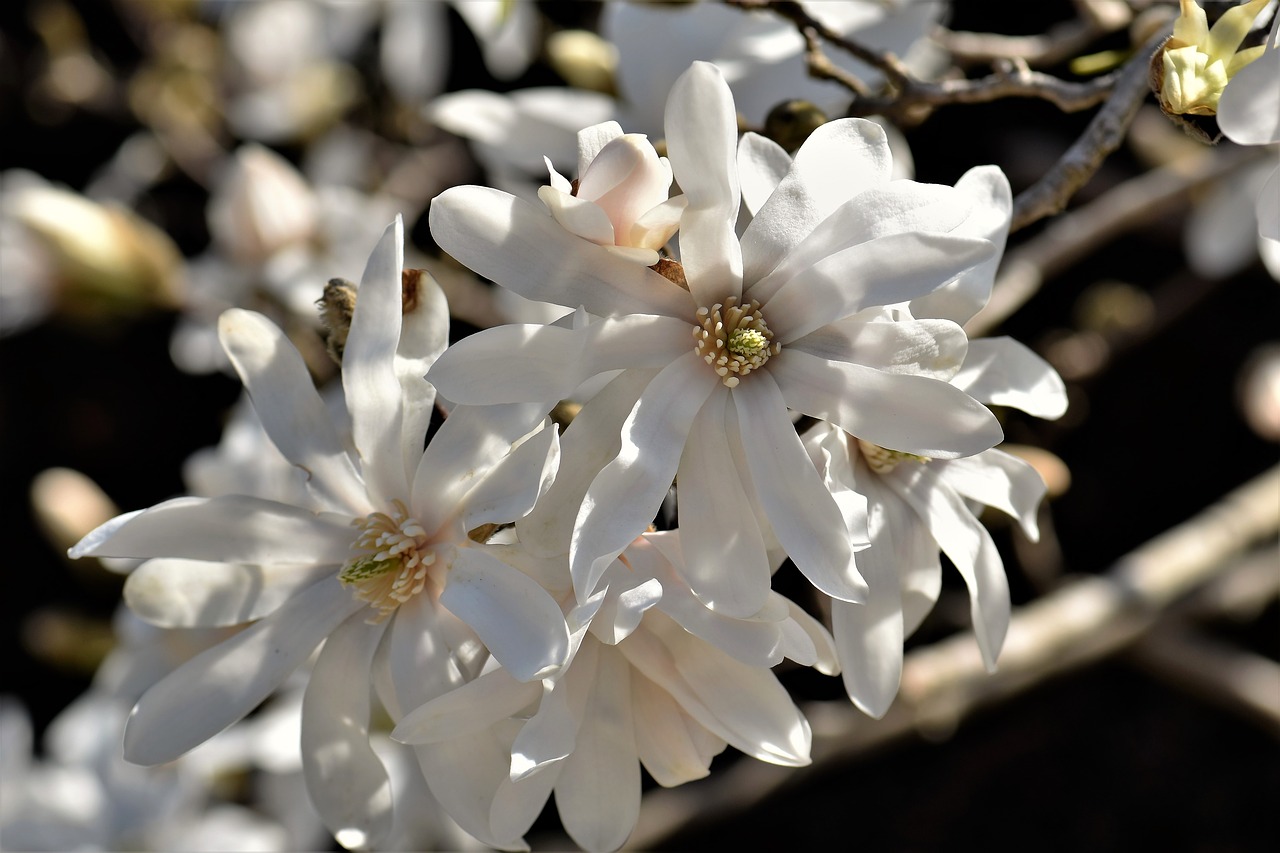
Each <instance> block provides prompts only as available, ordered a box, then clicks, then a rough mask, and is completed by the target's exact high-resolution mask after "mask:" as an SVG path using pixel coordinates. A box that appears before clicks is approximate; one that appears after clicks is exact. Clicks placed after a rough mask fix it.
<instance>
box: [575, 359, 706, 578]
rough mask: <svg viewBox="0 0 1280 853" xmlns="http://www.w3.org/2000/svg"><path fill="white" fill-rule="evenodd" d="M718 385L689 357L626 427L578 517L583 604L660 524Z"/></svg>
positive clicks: (665, 373)
mask: <svg viewBox="0 0 1280 853" xmlns="http://www.w3.org/2000/svg"><path fill="white" fill-rule="evenodd" d="M719 383H720V377H718V376H716V374H715V373H714V372H712V371H711V370H708V369H707V366H706V365H705V364H704V363H703V362H702V359H700V358H698V356H697V354H696V353H695V352H693V350H692V349H690V350H689V351H688V352H686V353H685V354H684V355H682V356H680V357H679V358H677V359H676V360H675V361H673V362H671V363H670V364H669V365H667V366H666V367H665V368H663V370H662V372H661V373H659V374H658V375H657V376H656V377H655V378H654V379H653V381H651V382H650V383H649V385H648V386H647V387H646V388H645V390H644V393H643V394H642V395H641V396H640V399H639V401H638V402H637V403H636V406H635V408H634V409H632V411H631V415H630V416H629V417H628V418H627V421H626V423H625V424H623V427H622V443H621V449H620V450H619V452H618V455H617V457H616V458H615V459H614V460H613V461H612V462H610V463H609V464H608V465H606V466H605V467H604V469H603V470H601V472H600V473H599V474H597V475H596V478H595V479H594V480H593V481H592V483H591V487H590V488H589V489H588V490H587V493H586V495H585V496H584V497H583V501H582V508H581V509H580V510H579V512H578V519H577V522H576V524H575V527H574V533H573V540H572V544H571V546H570V551H569V555H570V556H569V559H570V566H571V569H572V572H573V586H574V589H575V590H576V591H577V594H578V600H579V601H581V600H584V599H585V598H587V597H588V596H589V595H590V594H591V593H592V592H593V591H594V590H595V586H596V582H597V581H599V579H600V576H601V575H602V574H603V573H604V570H605V569H606V568H608V566H609V564H610V563H612V562H613V560H614V558H616V557H617V556H618V555H619V554H621V553H622V551H623V549H624V548H626V547H627V545H629V544H630V543H631V540H632V539H635V538H636V537H637V536H639V535H640V533H641V532H643V530H644V528H645V527H646V526H647V525H648V524H649V523H650V522H651V521H652V520H653V517H654V514H655V513H657V511H658V507H659V506H661V505H662V501H663V499H664V498H665V497H666V495H667V490H668V489H669V488H670V487H671V481H672V478H673V477H674V476H675V473H676V468H677V466H678V465H679V463H680V454H681V452H682V451H683V449H684V444H685V440H686V439H687V437H688V435H689V430H690V428H691V426H692V424H693V419H694V417H695V416H696V415H697V414H698V411H699V410H700V409H701V408H702V404H703V403H704V402H705V401H706V399H707V397H709V396H710V394H711V392H712V390H713V389H714V388H715V387H716V386H717V385H718V384H719Z"/></svg>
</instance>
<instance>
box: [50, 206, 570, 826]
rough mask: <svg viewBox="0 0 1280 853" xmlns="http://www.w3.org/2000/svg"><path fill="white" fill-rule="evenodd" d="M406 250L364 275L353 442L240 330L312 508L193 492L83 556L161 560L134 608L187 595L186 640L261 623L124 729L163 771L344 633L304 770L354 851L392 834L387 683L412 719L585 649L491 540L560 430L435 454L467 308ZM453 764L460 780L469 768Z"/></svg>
mask: <svg viewBox="0 0 1280 853" xmlns="http://www.w3.org/2000/svg"><path fill="white" fill-rule="evenodd" d="M402 243H403V232H402V227H401V224H400V222H399V220H397V221H396V222H395V223H394V224H393V225H392V226H391V227H389V228H388V229H387V230H386V232H385V234H384V235H383V238H382V240H381V241H380V242H379V243H378V246H377V247H376V248H375V249H374V252H373V254H372V256H371V257H370V259H369V264H368V267H367V268H366V270H365V274H364V277H363V279H362V282H361V286H360V290H359V298H358V300H357V302H356V306H355V313H354V316H353V317H352V322H351V331H350V334H349V336H348V339H347V343H346V347H345V354H344V358H343V372H342V376H343V388H344V391H345V398H346V406H347V411H348V414H349V415H350V422H351V436H350V440H349V442H348V440H347V439H345V438H344V437H343V436H342V435H341V434H339V432H338V431H337V430H336V429H335V428H334V427H333V425H332V424H331V423H330V421H329V419H328V418H327V417H326V412H325V407H324V403H323V402H322V401H321V399H320V397H319V395H318V394H317V393H316V391H315V389H314V387H313V386H312V384H311V379H310V376H309V375H308V373H307V370H306V367H305V366H304V364H303V362H302V359H301V356H300V355H298V353H297V351H296V350H294V349H293V347H292V346H291V345H290V344H289V343H288V341H287V339H286V338H285V337H284V335H283V333H282V332H281V331H280V330H279V329H277V328H276V327H275V326H274V325H272V324H271V323H270V322H269V321H267V320H266V319H265V318H263V317H261V316H260V315H257V314H254V313H252V312H249V311H243V310H233V311H228V312H227V313H226V314H224V315H223V318H222V320H221V322H220V332H221V337H222V341H223V345H224V346H225V347H226V349H227V353H228V356H229V357H230V359H231V361H232V363H233V364H234V365H235V367H236V370H237V372H238V373H239V374H240V376H241V378H242V380H243V381H244V383H245V386H246V389H247V390H248V393H249V396H250V398H251V399H252V401H253V404H254V407H255V409H256V410H257V413H258V416H259V418H260V420H261V422H262V426H263V427H264V428H265V430H266V432H267V434H268V435H269V436H270V437H271V440H272V442H273V443H274V444H275V446H276V448H277V449H278V450H279V451H280V453H281V454H283V455H284V456H285V457H286V458H287V459H288V460H289V461H290V462H291V463H292V464H293V465H295V466H297V467H298V468H300V469H301V470H303V471H304V472H306V473H307V474H308V480H307V487H308V494H307V496H306V497H305V499H303V500H302V502H301V503H299V504H292V503H284V502H280V501H275V500H269V499H265V498H259V497H254V496H248V495H222V496H217V497H211V498H179V499H176V500H172V501H168V502H166V503H162V504H159V505H157V506H155V507H152V508H151V509H149V510H144V511H139V512H134V513H129V514H126V515H124V516H121V517H119V518H117V519H115V520H113V521H111V522H108V523H107V524H106V525H104V526H102V527H100V528H99V529H97V530H95V531H94V532H92V533H90V534H89V535H88V536H86V537H85V539H84V540H82V541H81V542H80V543H79V544H78V545H77V546H76V547H75V548H73V549H72V552H71V553H72V555H73V556H89V555H92V556H132V557H141V558H150V559H149V562H148V563H146V564H144V565H143V566H142V567H141V568H139V569H138V570H137V571H136V572H134V573H133V574H132V575H131V576H130V579H129V593H128V594H127V595H128V598H129V600H130V601H131V603H138V602H144V603H145V602H150V601H155V602H157V603H158V602H169V603H170V605H171V606H169V607H168V608H167V624H168V625H170V626H172V627H187V626H211V625H230V624H235V623H240V622H245V621H247V620H257V621H254V622H253V624H251V625H250V626H249V627H247V628H245V629H243V630H241V631H240V632H239V633H237V634H236V635H235V636H233V637H231V638H230V639H228V640H226V641H225V642H223V643H220V644H218V645H217V646H214V647H213V648H211V649H209V650H208V651H206V652H204V653H202V654H200V655H198V656H196V657H195V658H194V659H192V660H191V661H189V662H188V663H186V664H184V665H183V666H181V667H179V668H178V669H177V670H176V671H174V672H173V673H172V674H170V675H169V676H167V677H165V678H164V679H163V680H161V681H160V682H159V683H158V684H156V685H155V686H154V687H152V688H151V689H150V690H148V691H147V692H146V693H145V694H144V695H143V696H142V698H141V699H140V700H139V701H138V704H137V706H136V707H135V708H134V710H133V713H132V715H131V716H130V719H129V724H128V727H127V728H126V730H125V757H126V758H127V759H128V760H130V761H133V762H136V763H141V764H159V763H163V762H166V761H170V760H172V759H174V758H176V757H177V756H179V755H181V754H183V753H184V752H186V751H187V750H189V749H191V748H192V747H194V746H196V745H198V744H200V743H201V742H203V741H205V740H206V739H208V738H209V737H211V736H213V735H214V734H216V733H217V732H219V731H221V730H222V729H224V728H226V727H227V726H228V725H230V724H231V723H232V722H234V721H235V720H237V719H239V718H241V717H243V716H244V715H245V714H247V713H248V712H249V711H251V710H253V708H254V707H255V706H256V705H257V704H258V703H259V702H261V701H262V700H263V699H264V698H265V697H266V696H267V695H269V694H270V693H271V692H272V691H274V690H275V689H276V688H277V687H278V686H279V684H280V683H281V682H282V681H283V680H284V679H285V677H286V676H288V675H289V673H290V672H292V671H293V670H294V669H295V668H296V667H297V666H298V665H299V664H300V663H302V662H303V661H304V660H306V659H307V658H308V657H309V656H310V655H311V653H312V652H313V651H314V650H315V648H316V646H317V645H319V644H320V642H321V641H322V640H323V641H325V642H324V647H323V649H322V651H321V652H320V655H319V657H318V658H317V660H316V662H315V665H314V669H313V670H312V674H311V678H310V680H309V683H308V685H307V689H306V695H305V698H304V701H303V706H302V734H301V737H302V756H303V767H304V772H305V776H306V779H307V785H308V789H309V791H310V793H311V797H312V799H313V801H314V803H315V805H316V808H317V810H318V811H319V812H320V815H321V817H322V818H323V820H324V822H325V824H326V825H327V826H328V827H329V828H330V830H331V831H332V832H334V834H335V836H336V837H337V838H338V840H339V842H340V843H342V844H344V845H346V846H351V847H359V846H366V845H368V844H374V843H377V839H378V838H380V837H382V836H384V835H385V834H386V832H387V831H388V830H389V828H390V826H391V801H390V788H389V783H388V779H387V773H386V771H385V769H384V767H383V765H382V762H381V761H380V760H379V759H378V757H377V755H376V754H375V753H374V751H373V749H372V747H371V746H370V743H369V732H368V720H369V710H370V709H369V691H368V690H367V689H364V688H365V687H366V686H367V685H369V684H370V683H373V684H374V685H375V686H376V688H377V692H378V695H379V698H380V699H381V701H382V703H383V705H384V706H385V707H386V708H387V709H388V711H389V712H390V713H391V714H392V716H393V717H397V716H398V715H399V713H400V708H401V705H402V703H406V704H411V705H417V704H421V703H422V702H424V701H426V700H427V699H428V698H430V697H431V696H432V695H434V692H438V691H440V690H443V689H447V688H448V687H452V686H456V685H457V684H459V683H461V682H463V681H465V680H466V679H467V678H469V677H472V676H474V675H475V674H477V673H478V671H479V668H480V667H481V666H482V665H483V663H484V661H485V659H487V657H488V656H489V654H490V653H492V654H493V655H494V656H495V657H496V658H497V659H498V660H499V661H501V662H502V664H503V665H504V666H505V667H506V668H507V669H508V670H510V671H511V672H512V673H513V674H514V675H515V676H516V677H517V678H522V679H525V680H529V679H534V678H540V677H543V676H544V675H546V674H547V673H548V672H550V671H552V670H554V669H555V668H557V667H558V666H560V665H561V664H563V663H564V661H565V660H566V658H567V655H568V650H569V637H568V630H567V628H566V625H565V622H564V619H563V616H562V614H561V611H560V608H559V605H558V604H557V603H556V602H555V601H554V600H553V599H552V598H551V597H550V596H549V595H548V594H547V593H545V592H544V591H543V590H542V589H541V587H539V586H538V585H537V584H536V583H535V582H534V581H533V580H532V579H530V578H528V577H527V576H526V575H524V574H522V573H521V572H520V571H519V570H517V569H515V568H512V567H511V566H509V565H507V564H506V563H504V562H502V561H501V560H499V559H497V558H495V557H494V556H493V555H492V554H491V553H489V552H488V551H487V550H486V547H485V546H484V545H482V544H480V543H481V541H483V539H484V538H485V536H484V535H477V536H476V539H475V540H473V539H472V538H471V535H470V534H471V532H472V531H484V530H487V529H488V527H487V526H490V525H497V524H501V523H504V522H509V521H513V520H515V519H517V518H519V517H520V516H522V515H524V514H525V513H526V512H527V511H528V510H529V508H530V507H532V505H533V503H534V501H535V500H536V499H537V497H538V495H539V494H541V493H542V491H544V489H545V487H546V484H547V482H548V480H549V478H550V476H551V475H552V474H553V473H554V469H555V465H556V461H557V446H558V445H557V437H556V432H555V430H554V429H552V428H550V427H546V426H541V425H539V424H538V420H539V417H540V415H539V414H538V413H536V412H530V411H529V408H528V407H523V408H522V407H500V408H494V409H486V410H483V411H480V410H462V409H458V410H455V411H454V412H453V414H452V415H451V416H450V417H449V418H448V419H447V420H446V422H445V424H444V426H443V427H442V428H441V429H440V431H439V432H438V433H437V434H436V436H435V437H434V440H433V441H432V442H431V444H430V445H429V447H428V449H427V451H426V452H425V453H424V452H423V449H422V448H423V440H424V436H425V434H426V430H427V426H428V423H429V421H430V418H431V414H432V410H433V403H434V396H435V395H434V391H433V389H432V388H431V386H430V385H428V384H427V383H426V382H425V381H424V380H423V378H422V376H423V374H424V373H425V372H426V370H427V368H428V367H429V366H430V364H431V363H432V361H433V360H434V359H435V357H436V356H437V355H438V354H439V352H440V351H441V350H443V349H444V346H445V344H446V340H447V328H446V326H447V316H448V312H447V307H446V306H445V304H444V298H443V294H442V293H441V292H440V291H439V289H438V287H437V286H436V285H435V283H434V282H433V281H431V280H430V278H429V277H427V276H425V275H422V274H415V272H416V271H410V272H407V273H404V274H402V273H401V257H402ZM193 561H199V562H198V563H196V562H193ZM197 566H202V567H203V571H197V570H195V567H197ZM142 609H144V610H149V611H152V612H155V613H160V612H163V611H165V610H166V608H165V607H163V606H152V607H146V606H143V607H142ZM357 686H358V689H357ZM429 752H430V750H429V749H425V748H424V750H421V751H420V752H419V756H418V757H419V760H420V761H421V762H423V764H424V766H427V765H430V763H431V756H430V755H429V754H427V753H429ZM439 772H442V773H445V775H446V778H445V779H444V780H443V781H441V784H445V785H447V784H448V781H447V776H448V774H449V773H452V772H453V768H452V765H450V766H449V767H448V768H446V769H444V770H442V771H439ZM429 781H430V780H429Z"/></svg>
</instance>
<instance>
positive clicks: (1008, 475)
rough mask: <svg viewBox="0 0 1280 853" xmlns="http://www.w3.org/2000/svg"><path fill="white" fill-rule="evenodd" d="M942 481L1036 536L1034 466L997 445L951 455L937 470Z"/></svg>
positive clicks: (1040, 492) (1040, 483)
mask: <svg viewBox="0 0 1280 853" xmlns="http://www.w3.org/2000/svg"><path fill="white" fill-rule="evenodd" d="M938 476H939V478H940V479H941V480H942V482H944V483H946V484H947V485H948V486H950V487H951V488H953V489H955V490H956V491H957V492H959V493H960V494H962V495H964V496H965V497H966V498H969V499H970V500H974V501H977V502H978V503H982V504H986V505H987V506H991V507H995V508H996V509H998V510H1000V511H1001V512H1003V513H1005V514H1006V515H1009V516H1011V517H1012V518H1015V519H1017V521H1018V524H1019V525H1021V526H1022V530H1023V532H1024V533H1026V534H1027V538H1028V539H1030V540H1031V541H1032V542H1034V541H1036V540H1037V539H1039V538H1040V526H1039V522H1038V520H1037V514H1038V510H1039V509H1040V500H1041V498H1043V497H1044V492H1045V485H1044V480H1042V479H1041V478H1040V475H1039V473H1037V472H1036V469H1035V468H1033V467H1031V466H1030V465H1029V464H1027V463H1026V462H1023V461H1022V460H1021V459H1019V458H1018V457H1016V456H1011V455H1009V454H1008V453H1005V452H1004V451H1002V450H999V449H997V448H994V447H993V448H991V449H990V450H984V451H983V452H982V453H979V454H978V455H977V456H970V457H967V458H965V459H952V460H951V461H949V462H947V463H946V464H945V465H943V466H941V467H940V468H939V470H938Z"/></svg>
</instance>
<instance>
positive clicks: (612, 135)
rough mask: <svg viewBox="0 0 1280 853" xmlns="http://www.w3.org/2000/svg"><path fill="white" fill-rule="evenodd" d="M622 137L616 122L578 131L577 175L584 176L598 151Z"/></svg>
mask: <svg viewBox="0 0 1280 853" xmlns="http://www.w3.org/2000/svg"><path fill="white" fill-rule="evenodd" d="M619 136H622V125H620V124H618V123H617V122H616V121H605V122H601V123H600V124H593V125H591V127H584V128H583V129H582V130H580V131H578V175H579V177H581V176H582V175H584V174H586V172H587V168H588V167H589V166H590V165H591V161H593V160H595V159H596V155H597V154H599V153H600V149H602V148H604V147H605V146H606V145H608V144H609V143H610V142H612V141H613V140H615V139H617V138H618V137H619Z"/></svg>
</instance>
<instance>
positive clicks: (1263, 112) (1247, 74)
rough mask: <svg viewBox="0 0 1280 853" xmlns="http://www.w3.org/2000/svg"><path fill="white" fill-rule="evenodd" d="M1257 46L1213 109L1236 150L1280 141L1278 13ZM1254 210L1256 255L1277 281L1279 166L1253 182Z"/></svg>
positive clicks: (1279, 270)
mask: <svg viewBox="0 0 1280 853" xmlns="http://www.w3.org/2000/svg"><path fill="white" fill-rule="evenodd" d="M1263 47H1264V48H1265V50H1264V52H1263V54H1262V56H1261V57H1259V58H1258V60H1257V61H1256V62H1254V63H1252V64H1250V65H1249V66H1248V67H1247V68H1245V69H1244V70H1242V71H1240V72H1239V73H1238V74H1237V75H1236V76H1235V77H1233V78H1232V79H1231V83H1230V85H1228V86H1227V87H1226V89H1224V90H1223V93H1222V99H1221V101H1220V102H1219V104H1218V126H1219V127H1221V128H1222V132H1223V134H1224V135H1226V137H1227V138H1228V139H1230V140H1231V141H1232V142H1236V143H1238V144H1240V145H1274V144H1275V143H1277V142H1280V85H1277V84H1276V81H1277V80H1280V9H1277V10H1276V12H1275V20H1274V21H1272V24H1271V32H1270V33H1268V35H1267V40H1266V42H1265V44H1264V45H1263ZM1272 162H1273V163H1274V162H1275V158H1274V156H1273V158H1272ZM1254 209H1255V212H1256V215H1257V219H1258V236H1259V244H1258V249H1259V252H1260V254H1261V255H1262V260H1263V262H1264V263H1265V264H1266V265H1267V269H1268V270H1269V271H1270V272H1271V275H1272V277H1273V278H1275V279H1277V280H1280V166H1276V167H1275V168H1274V169H1272V171H1271V174H1270V176H1268V177H1266V178H1265V179H1262V180H1260V181H1259V189H1258V196H1257V204H1256V206H1255V208H1254Z"/></svg>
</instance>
